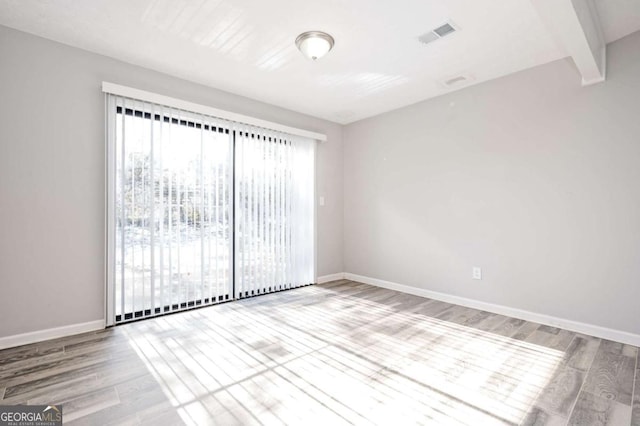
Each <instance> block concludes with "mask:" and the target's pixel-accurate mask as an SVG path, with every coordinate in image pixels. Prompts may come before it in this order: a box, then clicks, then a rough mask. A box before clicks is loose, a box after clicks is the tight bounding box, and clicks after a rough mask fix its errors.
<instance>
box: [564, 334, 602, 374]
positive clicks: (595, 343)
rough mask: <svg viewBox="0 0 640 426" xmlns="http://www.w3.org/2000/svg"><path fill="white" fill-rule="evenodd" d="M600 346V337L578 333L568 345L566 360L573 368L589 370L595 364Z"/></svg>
mask: <svg viewBox="0 0 640 426" xmlns="http://www.w3.org/2000/svg"><path fill="white" fill-rule="evenodd" d="M599 347H600V339H598V338H596V337H590V336H584V335H576V336H575V337H574V338H573V340H572V341H571V343H570V344H569V347H567V350H566V352H565V359H564V362H565V364H566V365H567V366H569V367H571V368H575V369H578V370H581V371H587V370H589V368H590V367H591V365H592V364H593V360H594V359H595V356H596V353H597V352H598V349H599Z"/></svg>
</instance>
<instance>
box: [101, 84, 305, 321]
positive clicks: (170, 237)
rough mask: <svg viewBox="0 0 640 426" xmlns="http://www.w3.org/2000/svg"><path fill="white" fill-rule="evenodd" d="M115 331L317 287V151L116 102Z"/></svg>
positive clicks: (110, 178) (110, 108)
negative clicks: (166, 316) (190, 311)
mask: <svg viewBox="0 0 640 426" xmlns="http://www.w3.org/2000/svg"><path fill="white" fill-rule="evenodd" d="M107 150H108V152H107V154H108V155H107V158H108V164H107V207H108V213H107V221H108V224H107V225H108V226H107V229H108V231H107V319H108V321H107V323H108V324H109V325H111V324H116V323H121V322H125V321H131V320H136V319H140V318H145V317H150V316H155V315H161V314H165V313H170V312H174V311H180V310H184V309H190V308H194V307H198V306H204V305H210V304H213V303H218V302H222V301H228V300H232V299H237V298H243V297H250V296H255V295H259V294H263V293H268V292H273V291H279V290H284V289H289V288H294V287H299V286H301V285H307V284H311V283H313V282H314V280H315V235H314V229H315V227H314V223H315V208H314V199H315V195H314V194H315V189H314V188H315V181H314V176H315V143H314V142H313V141H310V140H307V139H299V138H296V137H293V136H291V135H285V134H282V133H276V132H269V131H266V130H265V129H260V128H256V127H252V126H244V125H242V124H239V123H233V122H229V121H225V120H217V119H215V118H213V117H209V116H205V115H201V114H196V113H191V112H186V111H183V110H177V109H173V108H169V107H165V106H161V105H157V104H152V103H148V102H142V101H137V100H133V99H128V98H124V97H119V96H114V95H108V96H107Z"/></svg>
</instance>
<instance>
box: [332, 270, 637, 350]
mask: <svg viewBox="0 0 640 426" xmlns="http://www.w3.org/2000/svg"><path fill="white" fill-rule="evenodd" d="M336 275H337V274H336ZM343 275H344V278H345V279H347V280H352V281H358V282H361V283H364V284H370V285H373V286H376V287H382V288H387V289H389V290H396V291H400V292H402V293H408V294H413V295H415V296H422V297H426V298H429V299H435V300H439V301H441V302H447V303H452V304H454V305H461V306H466V307H468V308H474V309H480V310H483V311H487V312H492V313H494V314H499V315H505V316H509V317H513V318H519V319H523V320H526V321H532V322H537V323H540V324H544V325H549V326H553V327H558V328H564V329H565V330H569V331H573V332H576V333H582V334H587V335H590V336H594V337H599V338H602V339H607V340H613V341H615V342H620V343H625V344H628V345H633V346H640V335H638V334H633V333H629V332H626V331H620V330H614V329H611V328H606V327H601V326H599V325H593V324H587V323H583V322H578V321H573V320H569V319H564V318H558V317H552V316H549V315H545V314H540V313H536V312H531V311H525V310H522V309H517V308H510V307H508V306H503V305H496V304H493V303H487V302H481V301H479V300H474V299H467V298H465V297H460V296H453V295H450V294H446V293H440V292H437V291H431V290H426V289H424V288H418V287H413V286H409V285H404V284H398V283H394V282H391V281H384V280H379V279H377V278H370V277H365V276H362V275H356V274H351V273H348V272H345V273H344V274H343Z"/></svg>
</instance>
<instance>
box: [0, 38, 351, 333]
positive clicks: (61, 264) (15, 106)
mask: <svg viewBox="0 0 640 426" xmlns="http://www.w3.org/2000/svg"><path fill="white" fill-rule="evenodd" d="M103 80H104V81H110V82H113V83H118V84H123V85H127V86H131V87H135V88H139V89H143V90H148V91H152V92H156V93H161V94H163V95H168V96H172V97H176V98H180V99H185V100H188V101H191V102H197V103H201V104H206V105H210V106H213V107H216V108H220V109H225V110H228V111H233V112H237V113H241V114H246V115H250V116H254V117H258V118H261V119H265V120H271V121H274V122H278V123H282V124H286V125H289V126H294V127H299V128H303V129H308V130H313V131H318V132H320V133H325V134H327V135H328V142H326V143H323V144H321V145H320V146H319V149H318V168H317V173H318V193H319V194H320V195H324V196H325V200H326V205H325V206H324V207H320V208H319V211H318V274H319V275H326V274H331V273H336V272H341V271H343V263H342V260H343V255H342V246H343V244H342V242H343V237H342V215H343V205H342V189H343V185H342V158H343V154H342V126H340V125H338V124H334V123H330V122H327V121H324V120H320V119H316V118H313V117H309V116H306V115H302V114H299V113H296V112H292V111H288V110H285V109H282V108H278V107H274V106H271V105H267V104H264V103H261V102H257V101H254V100H251V99H247V98H243V97H240V96H236V95H233V94H230V93H226V92H222V91H219V90H214V89H211V88H207V87H204V86H201V85H197V84H193V83H189V82H187V81H184V80H180V79H177V78H173V77H170V76H167V75H164V74H160V73H157V72H154V71H151V70H147V69H143V68H140V67H136V66H133V65H129V64H126V63H123V62H119V61H116V60H113V59H110V58H107V57H104V56H100V55H96V54H93V53H89V52H86V51H82V50H79V49H75V48H72V47H68V46H65V45H62V44H59V43H55V42H52V41H48V40H45V39H42V38H38V37H35V36H32V35H28V34H25V33H22V32H18V31H15V30H11V29H9V28H6V27H1V26H0V99H1V100H0V232H1V235H0V338H1V337H4V336H12V335H15V334H19V333H26V332H32V331H37V330H43V329H48V328H53V327H60V326H65V325H69V324H77V323H84V322H89V321H94V320H100V319H102V318H103V317H104V304H105V302H104V233H105V228H104V212H105V202H104V183H105V178H104V162H105V152H104V150H105V148H104V119H105V116H104V97H103V94H102V93H101V89H100V84H101V82H102V81H103Z"/></svg>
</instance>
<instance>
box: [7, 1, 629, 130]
mask: <svg viewBox="0 0 640 426" xmlns="http://www.w3.org/2000/svg"><path fill="white" fill-rule="evenodd" d="M596 2H597V6H598V12H599V14H600V17H601V20H602V23H603V27H604V28H603V31H604V34H605V38H606V39H607V41H609V42H610V41H613V40H615V39H618V38H621V37H623V36H625V35H627V34H629V33H631V32H634V31H637V30H638V29H640V1H638V0H606V1H604V0H600V1H598V0H596ZM448 20H450V21H452V22H453V23H454V24H455V25H456V26H457V27H458V28H459V31H458V32H456V33H454V34H452V35H450V36H448V37H446V38H443V39H441V40H438V41H436V42H434V43H431V44H429V45H423V44H420V43H419V42H418V41H417V37H418V36H420V35H421V34H423V33H425V32H427V31H429V30H430V29H432V28H435V27H437V26H439V25H441V24H443V23H444V22H446V21H448ZM0 24H2V25H6V26H8V27H12V28H16V29H19V30H22V31H26V32H29V33H33V34H36V35H39V36H42V37H45V38H49V39H52V40H56V41H59V42H62V43H65V44H69V45H72V46H76V47H79V48H82V49H86V50H89V51H93V52H96V53H100V54H103V55H107V56H110V57H113V58H116V59H120V60H123V61H126V62H129V63H132V64H136V65H140V66H143V67H147V68H152V69H155V70H158V71H161V72H165V73H167V74H171V75H174V76H177V77H181V78H184V79H187V80H191V81H194V82H198V83H201V84H205V85H208V86H212V87H215V88H218V89H222V90H226V91H229V92H233V93H237V94H240V95H244V96H247V97H250V98H254V99H258V100H261V101H264V102H268V103H271V104H274V105H278V106H281V107H285V108H289V109H292V110H296V111H300V112H303V113H307V114H310V115H313V116H317V117H321V118H325V119H328V120H331V121H335V122H339V123H349V122H352V121H356V120H359V119H362V118H365V117H369V116H372V115H376V114H379V113H382V112H385V111H389V110H392V109H396V108H399V107H402V106H405V105H409V104H412V103H415V102H418V101H421V100H424V99H428V98H431V97H434V96H438V95H440V94H443V93H446V92H448V91H451V90H457V89H459V88H462V87H465V85H469V84H475V83H478V82H481V81H485V80H489V79H493V78H496V77H499V76H502V75H506V74H510V73H513V72H516V71H519V70H522V69H526V68H530V67H533V66H536V65H540V64H543V63H546V62H549V61H553V60H556V59H559V58H563V57H565V56H567V55H566V53H565V52H564V51H563V49H562V48H560V47H558V46H557V45H556V44H555V42H554V40H553V38H552V37H551V36H550V35H549V33H548V31H547V30H546V28H545V26H544V25H543V24H542V22H541V21H540V19H539V18H538V16H537V15H536V12H535V10H534V9H533V7H532V5H531V3H530V0H492V1H488V2H487V1H485V2H481V1H477V0H447V1H444V0H442V1H435V0H399V1H394V2H390V1H376V0H349V1H344V0H323V1H299V0H298V1H295V0H269V1H264V0H235V1H230V0H199V1H198V0H181V1H180V0H91V1H74V0H57V1H55V2H52V1H43V0H41V1H38V0H4V1H2V2H0ZM307 30H323V31H326V32H328V33H330V34H332V35H333V36H334V37H335V39H336V45H335V48H334V50H333V51H331V52H330V53H329V54H328V55H327V56H326V57H324V58H322V59H321V60H318V61H317V62H312V61H310V60H308V59H307V58H305V57H303V56H302V55H301V54H300V53H299V52H298V51H297V50H296V48H295V45H294V40H295V38H296V36H297V35H298V34H300V33H302V32H304V31H307ZM459 75H464V76H465V77H467V81H465V82H462V83H459V84H458V85H455V86H453V87H447V86H446V85H445V84H444V81H446V80H449V79H451V78H454V77H457V76H459ZM576 78H578V77H576ZM116 83H117V82H116Z"/></svg>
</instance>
